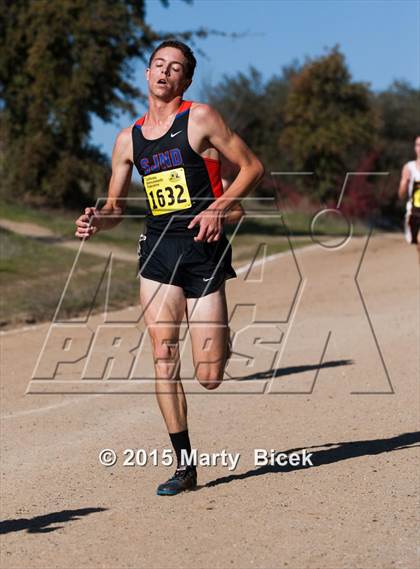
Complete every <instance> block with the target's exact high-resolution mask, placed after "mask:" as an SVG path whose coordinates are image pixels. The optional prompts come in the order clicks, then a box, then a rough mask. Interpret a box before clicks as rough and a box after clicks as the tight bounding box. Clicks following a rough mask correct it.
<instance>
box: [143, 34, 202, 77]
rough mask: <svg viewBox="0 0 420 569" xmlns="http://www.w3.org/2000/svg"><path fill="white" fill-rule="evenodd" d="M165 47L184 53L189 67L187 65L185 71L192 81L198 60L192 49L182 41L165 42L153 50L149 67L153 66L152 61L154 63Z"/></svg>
mask: <svg viewBox="0 0 420 569" xmlns="http://www.w3.org/2000/svg"><path fill="white" fill-rule="evenodd" d="M164 47H175V48H176V49H179V51H181V52H182V54H183V56H184V57H185V59H186V60H187V65H186V69H185V72H186V76H187V79H192V78H193V75H194V70H195V66H196V65H197V60H196V58H195V57H194V53H193V51H192V49H191V48H190V47H189V46H188V45H187V44H185V43H183V42H182V41H178V40H165V41H163V42H162V43H160V44H159V45H158V46H157V47H156V48H155V49H154V50H153V53H152V55H151V56H150V59H149V67H150V66H151V65H152V61H153V59H154V57H155V55H156V54H157V52H158V51H159V50H160V49H162V48H164Z"/></svg>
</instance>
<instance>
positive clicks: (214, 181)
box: [203, 158, 223, 198]
mask: <svg viewBox="0 0 420 569" xmlns="http://www.w3.org/2000/svg"><path fill="white" fill-rule="evenodd" d="M203 160H204V164H205V165H206V168H207V173H208V175H209V178H210V184H211V189H212V190H213V195H214V197H215V198H220V196H221V195H222V194H223V186H222V178H221V176H220V162H219V160H215V159H214V158H203Z"/></svg>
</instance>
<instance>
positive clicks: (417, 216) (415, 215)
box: [398, 136, 420, 263]
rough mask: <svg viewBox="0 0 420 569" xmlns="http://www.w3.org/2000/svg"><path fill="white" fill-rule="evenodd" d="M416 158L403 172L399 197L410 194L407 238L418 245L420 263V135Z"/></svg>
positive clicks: (417, 140)
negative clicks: (419, 236)
mask: <svg viewBox="0 0 420 569" xmlns="http://www.w3.org/2000/svg"><path fill="white" fill-rule="evenodd" d="M414 151H415V153H416V158H417V159H416V160H412V161H411V162H407V164H405V166H404V167H403V169H402V172H401V181H400V186H399V188H398V197H399V198H400V199H404V198H405V197H406V196H408V200H407V204H406V213H405V219H404V228H405V238H406V240H407V241H408V243H412V244H416V245H417V253H418V260H419V263H420V241H419V239H418V234H419V229H420V136H416V138H415V140H414Z"/></svg>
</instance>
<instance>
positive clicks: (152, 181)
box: [143, 168, 191, 215]
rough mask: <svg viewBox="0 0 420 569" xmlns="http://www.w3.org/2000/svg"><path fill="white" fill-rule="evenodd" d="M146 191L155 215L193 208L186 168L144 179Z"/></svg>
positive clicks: (150, 175) (159, 173) (151, 175)
mask: <svg viewBox="0 0 420 569" xmlns="http://www.w3.org/2000/svg"><path fill="white" fill-rule="evenodd" d="M143 183H144V189H145V191H146V195H147V199H148V201H149V206H150V210H151V212H152V214H153V215H163V214H165V213H170V212H172V211H179V210H182V209H188V208H189V207H191V197H190V193H189V191H188V185H187V181H186V179H185V172H184V168H174V169H172V170H166V171H165V172H158V173H157V174H149V175H148V176H145V177H144V178H143Z"/></svg>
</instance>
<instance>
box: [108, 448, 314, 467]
mask: <svg viewBox="0 0 420 569" xmlns="http://www.w3.org/2000/svg"><path fill="white" fill-rule="evenodd" d="M312 454H313V453H312V452H309V453H308V452H307V450H306V449H303V450H302V451H301V452H291V453H290V454H287V453H284V452H278V451H276V450H274V449H270V450H267V449H261V448H256V449H254V454H253V459H254V466H267V465H270V466H279V467H288V466H294V467H305V466H313V463H312V460H311V457H312ZM121 455H122V457H121V458H122V466H147V465H150V466H160V465H162V466H173V464H174V463H175V457H174V452H173V450H172V449H168V448H165V449H163V450H162V451H159V450H158V449H152V450H146V449H143V448H141V449H125V450H124V451H123V452H122V453H121ZM240 459H241V454H240V453H239V452H228V451H227V450H226V449H223V450H221V451H220V452H213V453H207V452H199V451H198V449H191V452H187V451H186V450H182V453H181V466H185V467H187V466H202V467H212V466H213V467H214V466H222V467H224V468H227V469H228V470H229V471H230V472H233V471H234V470H236V469H237V467H238V465H239V462H240ZM118 460H119V455H118V453H117V452H116V451H115V450H113V449H110V448H106V449H102V450H101V451H100V453H99V462H100V463H101V464H102V465H103V466H107V467H109V466H115V465H116V464H117V462H118Z"/></svg>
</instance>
